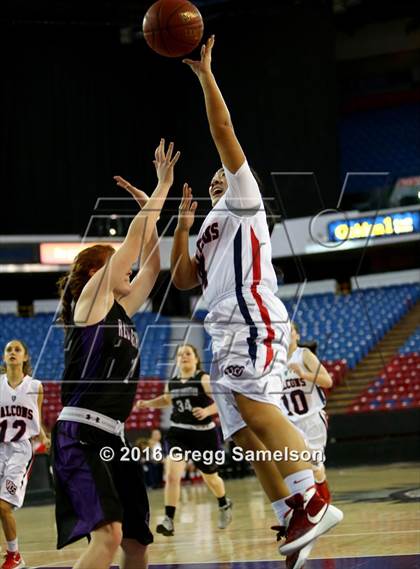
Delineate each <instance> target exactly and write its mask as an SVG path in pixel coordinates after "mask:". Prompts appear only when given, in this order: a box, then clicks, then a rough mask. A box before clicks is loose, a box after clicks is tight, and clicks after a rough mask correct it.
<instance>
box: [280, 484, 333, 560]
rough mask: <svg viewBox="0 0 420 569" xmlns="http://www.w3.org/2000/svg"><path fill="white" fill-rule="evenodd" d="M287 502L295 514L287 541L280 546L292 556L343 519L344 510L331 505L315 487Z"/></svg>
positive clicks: (282, 552) (281, 550)
mask: <svg viewBox="0 0 420 569" xmlns="http://www.w3.org/2000/svg"><path fill="white" fill-rule="evenodd" d="M286 504H287V505H288V506H289V507H290V508H292V510H293V514H292V519H291V520H290V524H289V527H288V528H287V537H286V541H285V542H284V543H283V544H282V545H281V546H280V547H279V551H280V553H281V554H282V555H286V556H290V555H291V554H292V553H295V552H296V551H298V550H300V549H302V548H303V547H305V545H307V544H308V543H309V542H311V541H313V540H314V539H316V538H317V537H319V536H320V535H322V534H324V533H326V532H327V531H329V530H330V529H331V528H333V527H334V526H336V525H337V524H338V523H340V522H341V520H342V519H343V512H342V511H341V510H339V509H338V508H336V507H335V506H331V505H329V504H328V503H327V502H325V500H323V499H322V498H321V497H320V496H319V495H318V493H317V491H316V489H315V488H314V487H312V488H309V490H307V491H306V492H305V494H304V495H302V494H295V495H294V496H292V497H291V498H289V499H288V500H286Z"/></svg>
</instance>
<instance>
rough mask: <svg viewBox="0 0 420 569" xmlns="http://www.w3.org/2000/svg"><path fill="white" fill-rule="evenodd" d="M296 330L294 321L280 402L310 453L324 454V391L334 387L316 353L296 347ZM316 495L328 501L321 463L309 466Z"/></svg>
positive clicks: (328, 493)
mask: <svg viewBox="0 0 420 569" xmlns="http://www.w3.org/2000/svg"><path fill="white" fill-rule="evenodd" d="M299 339H300V336H299V328H298V326H297V325H296V324H295V323H294V322H293V323H292V331H291V338H290V344H289V351H288V362H287V366H288V370H287V372H286V377H285V379H284V383H283V394H282V398H281V399H282V403H283V405H284V408H285V413H286V414H287V417H288V419H290V421H292V423H293V424H294V425H295V426H296V427H297V428H298V429H299V430H300V431H301V432H302V433H303V436H304V438H305V442H306V445H307V447H308V449H309V450H310V451H322V452H323V453H324V452H325V445H326V444H327V428H328V420H327V415H326V413H325V411H324V407H325V401H326V399H325V394H324V391H323V389H324V388H325V389H329V388H330V387H332V385H333V381H332V379H331V376H330V374H329V373H328V371H327V370H326V369H325V367H324V366H323V365H322V364H321V362H320V361H319V360H318V358H317V357H316V355H315V354H313V353H312V351H311V350H309V349H308V348H304V347H300V346H299V345H298V342H299ZM312 468H313V471H314V477H315V483H316V487H317V490H318V493H319V494H320V495H321V496H322V497H323V498H324V500H326V501H327V502H330V501H331V495H330V491H329V487H328V482H327V479H326V475H325V467H324V463H323V461H318V460H317V461H314V462H313V463H312Z"/></svg>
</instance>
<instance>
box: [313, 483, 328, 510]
mask: <svg viewBox="0 0 420 569" xmlns="http://www.w3.org/2000/svg"><path fill="white" fill-rule="evenodd" d="M315 486H316V490H317V492H318V494H319V495H320V496H321V498H323V499H324V500H325V501H326V502H328V503H329V504H330V503H331V492H330V488H329V486H328V482H327V480H326V479H325V480H324V482H315Z"/></svg>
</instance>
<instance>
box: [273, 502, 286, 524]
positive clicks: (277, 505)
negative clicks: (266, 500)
mask: <svg viewBox="0 0 420 569" xmlns="http://www.w3.org/2000/svg"><path fill="white" fill-rule="evenodd" d="M288 498H290V496H287V498H281V499H280V500H276V501H275V502H271V507H272V508H273V510H274V513H275V514H276V517H277V519H278V520H279V523H280V525H281V526H284V525H286V524H285V520H284V516H285V514H287V512H288V511H289V510H290V507H289V506H288V505H287V504H286V500H287V499H288Z"/></svg>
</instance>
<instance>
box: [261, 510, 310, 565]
mask: <svg viewBox="0 0 420 569" xmlns="http://www.w3.org/2000/svg"><path fill="white" fill-rule="evenodd" d="M292 514H293V510H289V511H288V512H287V514H286V515H285V517H284V522H285V523H284V526H273V527H272V528H271V529H272V530H274V531H276V532H277V541H280V542H281V544H280V546H281V545H283V543H285V540H286V535H287V528H288V527H289V524H290V520H291V518H292ZM315 541H316V540H315V539H314V540H313V541H311V542H309V543H308V544H307V545H305V546H304V547H302V549H299V550H297V551H295V553H292V554H291V555H289V556H288V557H286V569H301V567H303V566H304V564H305V561H306V560H307V559H308V557H309V554H310V553H311V551H312V548H313V546H314V545H315ZM280 546H279V549H280Z"/></svg>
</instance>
